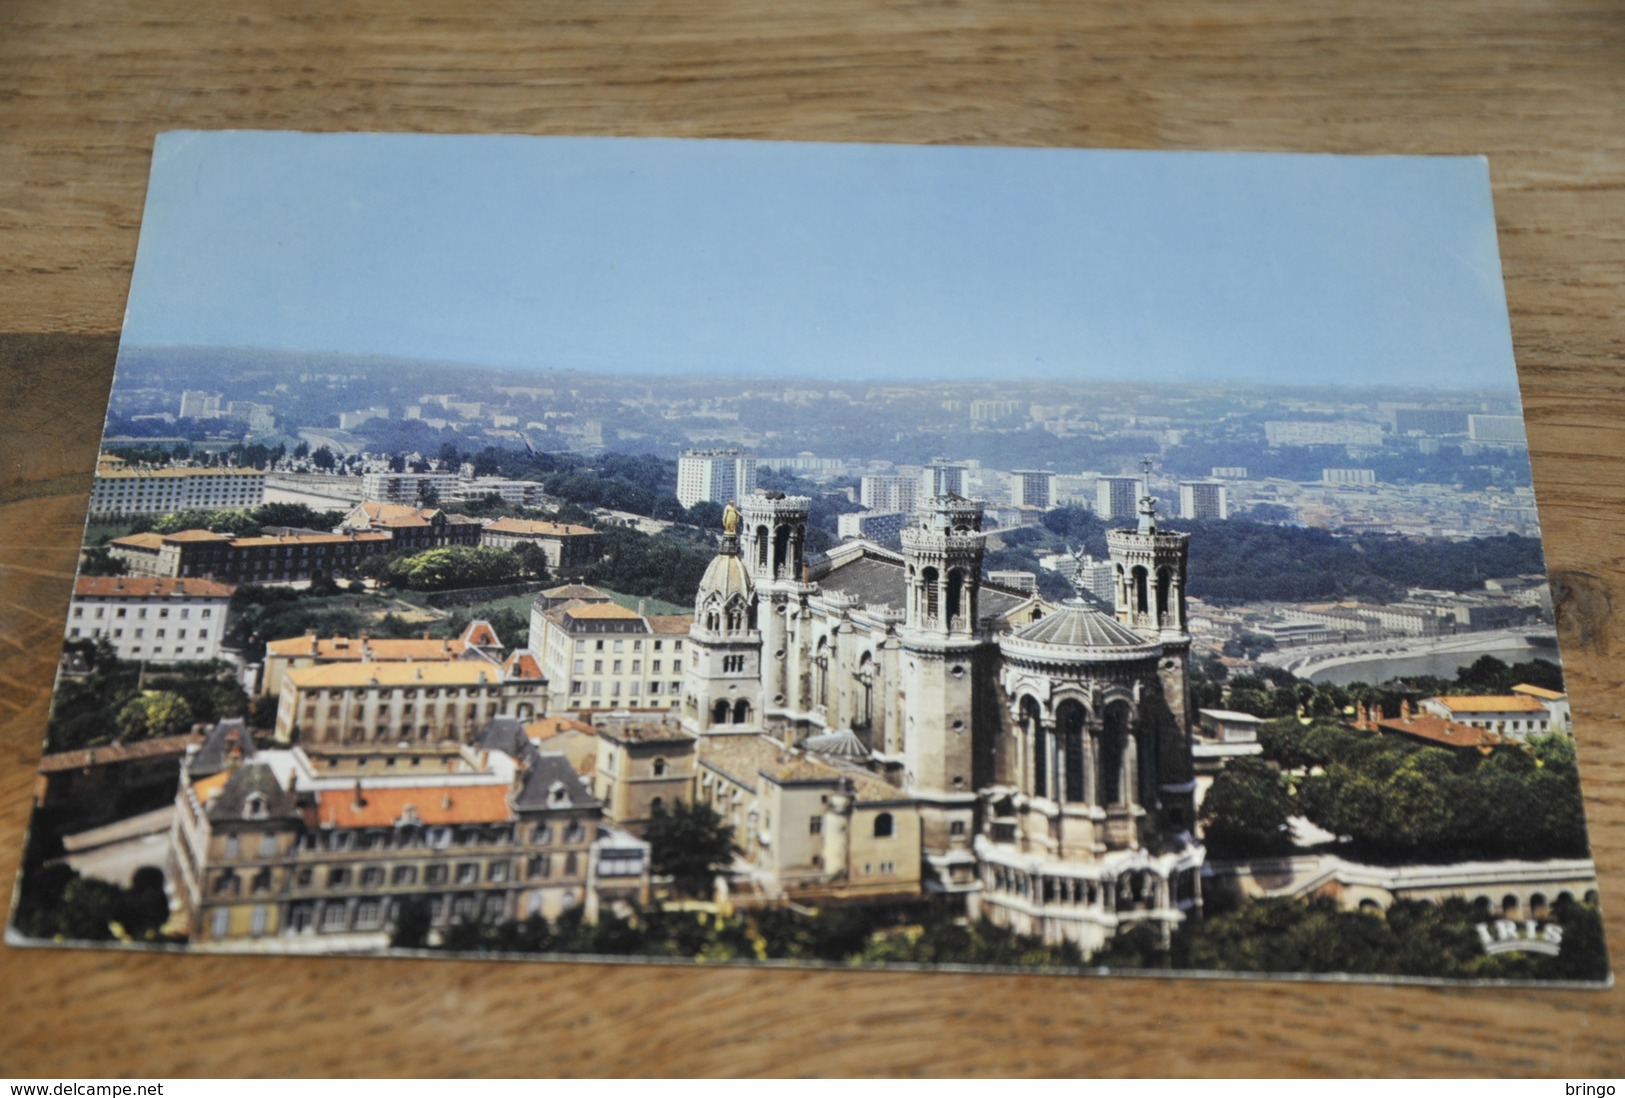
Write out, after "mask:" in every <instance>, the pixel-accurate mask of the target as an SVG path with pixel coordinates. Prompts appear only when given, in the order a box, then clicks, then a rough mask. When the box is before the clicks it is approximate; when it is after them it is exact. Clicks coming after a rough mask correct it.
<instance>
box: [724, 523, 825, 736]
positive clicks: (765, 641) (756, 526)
mask: <svg viewBox="0 0 1625 1098" xmlns="http://www.w3.org/2000/svg"><path fill="white" fill-rule="evenodd" d="M810 503H811V501H810V500H809V499H808V498H807V497H806V496H787V495H785V494H784V493H783V492H755V493H753V494H751V495H749V496H747V497H745V499H744V500H743V501H742V503H741V510H740V527H741V529H740V540H741V543H742V549H741V552H742V555H743V560H744V562H745V568H746V570H747V571H748V573H749V575H750V579H751V583H752V584H753V585H754V587H755V590H756V596H757V603H758V613H757V620H758V623H759V626H760V629H761V638H762V639H761V651H762V652H763V653H765V654H766V659H765V660H764V661H763V664H762V667H763V671H762V676H761V693H762V701H763V703H764V705H765V706H766V709H765V719H764V722H763V724H764V729H765V730H767V731H770V732H773V733H774V734H782V735H784V736H785V737H786V740H787V742H791V741H793V739H794V737H795V733H796V729H795V728H794V727H790V725H791V723H792V721H791V720H790V719H788V715H789V714H800V713H804V712H805V711H806V710H807V709H808V707H809V704H810V703H809V700H808V698H807V697H806V696H805V694H806V691H807V689H808V687H807V684H806V683H805V682H804V681H803V680H804V678H805V676H803V675H802V674H801V669H802V668H804V667H805V666H806V665H807V660H808V658H809V653H808V652H806V651H805V650H804V649H805V646H806V642H807V639H806V636H805V634H804V631H803V630H802V629H800V628H799V627H798V626H799V624H800V623H801V622H802V620H803V619H804V618H805V616H806V609H807V596H808V594H809V593H810V592H811V591H812V590H813V588H812V585H811V584H810V583H808V582H807V578H806V577H807V561H806V542H807V508H808V505H809V504H810Z"/></svg>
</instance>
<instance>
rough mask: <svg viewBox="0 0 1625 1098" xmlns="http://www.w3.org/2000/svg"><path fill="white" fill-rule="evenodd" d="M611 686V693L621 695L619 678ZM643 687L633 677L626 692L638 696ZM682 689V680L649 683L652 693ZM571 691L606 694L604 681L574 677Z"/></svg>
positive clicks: (599, 695) (671, 692)
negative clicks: (589, 681) (585, 681)
mask: <svg viewBox="0 0 1625 1098" xmlns="http://www.w3.org/2000/svg"><path fill="white" fill-rule="evenodd" d="M588 687H591V689H590V690H589V689H588ZM609 687H610V688H609V691H608V692H609V693H610V694H611V695H615V696H619V695H620V693H621V681H620V680H619V679H611V680H610V683H609ZM641 687H642V684H641V683H639V682H638V681H637V680H636V679H633V680H631V681H630V682H628V683H627V684H626V692H627V694H629V695H631V696H633V697H636V696H637V695H638V694H640V693H642V689H641ZM682 690H683V684H682V682H681V680H678V681H674V682H671V683H669V684H668V683H662V682H651V683H650V684H649V693H651V694H667V693H669V694H680V693H682ZM570 693H572V694H590V695H591V696H592V697H595V698H601V697H603V696H604V693H605V691H604V684H603V683H602V682H600V681H594V682H591V683H584V682H582V681H581V680H580V679H572V680H570Z"/></svg>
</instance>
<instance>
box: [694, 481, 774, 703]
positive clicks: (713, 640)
mask: <svg viewBox="0 0 1625 1098" xmlns="http://www.w3.org/2000/svg"><path fill="white" fill-rule="evenodd" d="M739 520H740V513H739V511H737V510H736V509H735V508H734V506H733V504H732V503H731V502H730V503H729V504H728V507H727V508H726V509H725V510H724V511H723V518H722V521H723V534H722V544H721V545H720V546H719V547H718V549H717V555H716V556H715V557H714V558H713V559H712V561H711V564H710V566H709V567H707V568H706V570H705V577H704V578H703V579H702V580H700V589H699V591H698V593H697V594H696V595H695V597H694V624H693V625H691V626H690V627H689V631H688V665H687V669H686V672H685V677H684V691H683V694H684V698H683V706H684V712H685V715H686V716H687V717H688V719H689V720H690V721H692V722H693V725H694V727H695V728H696V729H697V730H699V731H700V732H736V731H745V730H757V729H760V728H761V724H762V716H763V713H762V633H761V630H760V629H759V628H758V618H759V613H758V606H759V602H758V598H757V594H756V589H755V584H754V582H753V581H752V579H751V575H750V571H749V569H748V568H747V567H746V566H745V562H744V560H743V559H742V558H741V553H740V545H739V532H738V531H739Z"/></svg>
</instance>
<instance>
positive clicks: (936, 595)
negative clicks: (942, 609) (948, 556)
mask: <svg viewBox="0 0 1625 1098" xmlns="http://www.w3.org/2000/svg"><path fill="white" fill-rule="evenodd" d="M920 582H921V583H922V584H924V585H925V616H926V617H928V618H934V617H936V616H937V612H938V607H939V605H940V603H939V602H938V600H939V599H940V597H941V592H940V591H939V590H938V588H939V586H940V582H939V578H938V572H937V570H936V569H935V568H922V569H921V570H920Z"/></svg>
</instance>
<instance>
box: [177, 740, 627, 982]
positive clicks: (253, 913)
mask: <svg viewBox="0 0 1625 1098" xmlns="http://www.w3.org/2000/svg"><path fill="white" fill-rule="evenodd" d="M505 746H507V747H508V748H509V749H510V750H507V751H505V750H503V749H502V748H501V747H496V746H483V747H481V748H479V749H478V750H476V749H474V748H472V747H460V748H451V749H448V750H445V751H442V752H439V753H438V754H437V755H436V756H435V757H434V758H433V759H432V760H430V765H428V766H425V767H422V768H419V769H418V770H416V771H405V770H402V769H399V768H397V769H396V770H395V771H394V772H390V773H383V772H379V773H366V774H362V773H359V772H358V771H356V770H355V769H353V768H349V767H344V768H340V769H338V770H334V769H332V768H329V767H326V766H324V765H322V761H323V760H319V759H317V758H313V757H311V756H310V755H309V754H307V753H306V752H305V751H304V750H302V749H301V748H298V747H294V748H289V749H279V750H268V751H258V752H256V751H254V750H253V748H252V741H247V743H246V744H242V743H238V744H233V745H231V746H230V747H228V748H226V749H225V750H223V751H216V752H213V753H212V754H211V752H210V745H209V744H205V747H204V749H203V750H201V751H199V752H198V754H197V755H196V756H195V757H194V758H193V759H191V760H189V762H188V763H186V764H185V765H184V766H183V768H182V780H181V783H180V788H179V790H178V792H177V794H176V798H175V804H176V812H175V822H174V824H173V828H172V834H171V855H170V857H171V865H170V878H171V880H172V881H174V883H175V899H176V902H177V903H178V905H179V907H180V914H181V918H182V919H183V920H184V922H185V924H186V928H187V932H188V935H189V936H190V938H191V940H192V942H193V943H194V944H203V945H207V944H209V943H214V942H220V943H240V942H248V941H253V940H255V939H263V938H270V937H294V938H306V939H310V944H311V948H313V949H318V950H320V949H334V950H344V949H371V948H378V947H380V946H383V945H385V944H387V943H388V940H389V932H390V929H391V927H392V926H393V925H394V924H395V923H396V921H397V920H398V918H399V917H400V914H401V908H402V905H403V904H405V903H407V902H409V901H420V902H422V903H424V904H425V905H426V906H427V910H428V915H429V920H430V925H431V928H432V935H431V942H432V941H434V940H436V939H437V938H438V936H439V935H440V934H442V933H443V932H444V931H445V930H447V929H449V928H450V927H451V926H452V925H453V924H454V923H456V922H459V921H474V920H478V919H491V920H505V919H522V918H526V917H528V916H530V915H538V914H539V915H543V916H546V917H549V918H552V917H556V916H558V915H560V914H563V913H564V912H566V911H569V910H571V909H572V908H576V907H580V908H581V909H582V910H583V912H584V914H585V915H586V917H587V918H589V919H596V918H597V917H598V913H599V911H600V910H601V909H602V908H603V907H605V906H607V905H616V904H620V903H626V902H642V901H646V900H647V897H648V881H649V859H648V845H647V844H646V843H643V842H641V841H640V840H638V839H636V838H635V837H633V836H631V835H628V834H626V833H625V832H622V831H619V830H617V829H615V828H612V827H609V826H607V825H606V824H604V823H603V821H602V809H601V807H600V806H599V804H598V802H597V801H596V800H594V799H593V798H592V796H591V794H590V793H588V792H587V790H586V788H585V787H584V786H583V785H582V783H581V780H580V779H579V778H578V777H577V776H576V775H575V773H574V772H573V771H572V770H571V769H570V767H569V764H568V763H567V762H566V761H565V760H564V758H563V757H562V756H560V755H552V754H546V753H543V752H540V751H537V750H536V749H535V748H534V747H533V746H531V745H530V744H529V743H528V741H523V740H521V741H520V742H517V743H514V742H509V743H506V745H505ZM402 761H404V760H402Z"/></svg>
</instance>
